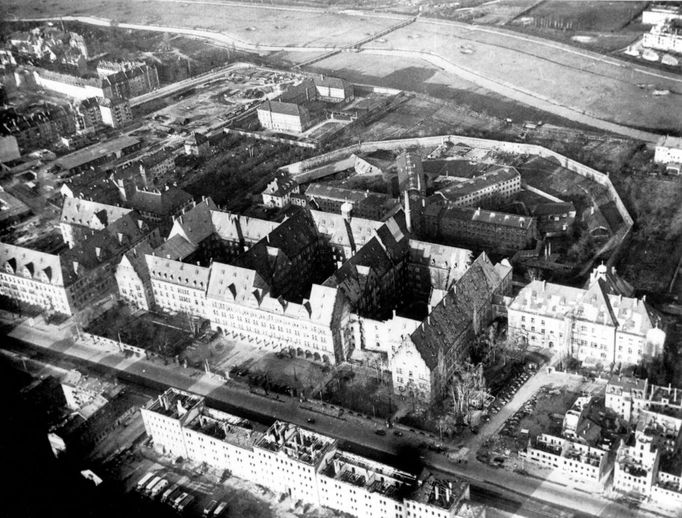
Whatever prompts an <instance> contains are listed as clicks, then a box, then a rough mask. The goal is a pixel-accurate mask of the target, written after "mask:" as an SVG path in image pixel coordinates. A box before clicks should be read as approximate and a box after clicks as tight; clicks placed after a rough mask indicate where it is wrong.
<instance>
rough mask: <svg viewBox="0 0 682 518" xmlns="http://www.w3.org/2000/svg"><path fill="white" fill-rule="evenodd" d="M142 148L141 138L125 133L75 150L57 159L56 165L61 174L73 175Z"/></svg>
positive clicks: (108, 162) (109, 162)
mask: <svg viewBox="0 0 682 518" xmlns="http://www.w3.org/2000/svg"><path fill="white" fill-rule="evenodd" d="M141 148H142V141H140V139H138V138H135V137H131V136H129V135H123V136H121V137H118V138H115V139H113V140H109V141H107V142H102V143H98V144H93V145H92V146H88V147H84V148H83V149H79V150H78V151H74V152H73V153H70V154H68V155H65V156H63V157H61V158H59V159H57V160H56V161H55V165H56V166H57V168H58V169H59V170H60V173H59V174H60V176H62V177H68V176H73V175H76V174H78V173H82V172H84V171H92V170H95V169H97V168H99V167H102V166H104V165H105V164H111V163H113V162H114V161H115V160H117V159H120V158H122V157H123V156H125V155H129V154H131V153H133V152H135V151H138V150H140V149H141Z"/></svg>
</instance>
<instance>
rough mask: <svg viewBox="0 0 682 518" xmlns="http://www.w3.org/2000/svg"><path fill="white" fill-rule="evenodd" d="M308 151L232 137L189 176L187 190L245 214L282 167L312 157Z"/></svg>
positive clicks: (222, 142) (220, 145) (199, 164)
mask: <svg viewBox="0 0 682 518" xmlns="http://www.w3.org/2000/svg"><path fill="white" fill-rule="evenodd" d="M312 154H313V152H312V151H311V150H308V149H304V148H299V147H293V146H287V145H285V144H273V143H270V142H266V141H263V140H256V139H250V138H247V137H241V136H236V135H229V136H227V137H226V138H225V139H224V140H223V141H221V142H220V143H219V144H218V145H217V146H216V152H215V153H214V154H212V155H211V156H210V157H209V158H207V159H206V160H204V161H202V162H201V163H198V164H197V165H196V167H195V169H194V170H193V171H190V172H189V173H188V175H187V176H188V177H189V178H190V183H188V184H187V185H184V186H183V188H184V189H185V190H186V191H187V192H189V193H190V194H192V195H193V196H194V197H200V196H211V197H212V198H213V200H214V201H215V202H216V203H217V204H218V205H220V206H225V207H226V208H227V210H231V211H236V212H242V211H244V210H246V209H247V208H248V207H249V206H251V204H252V203H253V202H254V201H255V202H256V203H259V202H260V193H261V192H262V191H263V189H265V186H266V185H267V183H268V182H269V181H270V179H271V177H272V176H273V174H274V171H276V170H277V168H279V167H280V166H282V165H285V164H289V163H292V162H296V161H298V160H302V159H304V158H307V157H309V156H311V155H312Z"/></svg>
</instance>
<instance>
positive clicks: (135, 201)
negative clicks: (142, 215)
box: [128, 187, 192, 216]
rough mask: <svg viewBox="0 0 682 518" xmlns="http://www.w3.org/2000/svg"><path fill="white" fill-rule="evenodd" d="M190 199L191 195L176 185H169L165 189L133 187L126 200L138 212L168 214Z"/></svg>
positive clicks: (187, 202) (184, 204)
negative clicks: (151, 189)
mask: <svg viewBox="0 0 682 518" xmlns="http://www.w3.org/2000/svg"><path fill="white" fill-rule="evenodd" d="M191 201H192V196H191V195H190V194H189V193H187V192H185V191H183V190H182V189H178V188H177V187H171V188H169V189H167V190H165V191H147V190H139V189H135V190H134V191H133V192H132V194H131V196H130V198H129V200H128V205H130V207H132V208H133V209H136V210H139V211H140V212H150V213H152V214H157V215H159V216H170V215H171V214H173V213H174V212H176V211H178V210H179V209H180V208H182V207H185V206H186V205H188V204H189V203H190V202H191Z"/></svg>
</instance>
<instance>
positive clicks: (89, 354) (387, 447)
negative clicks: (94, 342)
mask: <svg viewBox="0 0 682 518" xmlns="http://www.w3.org/2000/svg"><path fill="white" fill-rule="evenodd" d="M0 318H1V317H0ZM55 331H56V330H55ZM55 331H51V326H48V325H40V326H33V327H32V326H29V325H28V324H27V323H26V322H22V323H21V324H20V325H19V326H17V327H16V328H15V329H14V330H13V331H12V332H11V333H9V336H12V337H14V338H17V339H20V340H24V341H26V342H30V343H32V344H34V345H37V346H39V347H43V348H46V349H50V350H53V351H57V352H60V353H62V354H65V355H68V356H72V357H75V358H79V359H83V360H86V361H90V362H95V363H98V364H100V365H103V366H106V367H108V368H111V369H114V370H117V371H119V372H126V373H128V374H131V375H134V376H141V377H145V378H147V379H150V380H153V381H155V382H157V383H163V384H166V385H170V386H174V387H177V388H179V389H181V390H187V391H191V392H194V393H196V394H198V395H202V396H207V397H210V398H212V399H215V400H219V401H224V402H226V403H228V404H230V405H233V406H236V407H242V408H247V409H249V410H250V411H252V412H256V413H260V414H261V415H268V416H271V417H272V418H273V419H284V420H289V421H293V422H299V423H301V424H305V420H306V418H308V417H316V416H320V418H319V419H318V422H317V423H316V424H315V428H316V429H318V430H319V432H320V433H324V434H327V435H331V436H334V437H336V438H337V439H339V440H346V441H349V442H351V443H355V444H359V445H362V446H364V447H368V448H370V449H372V450H375V451H377V452H381V451H383V452H385V453H388V454H390V455H396V454H397V453H399V452H400V451H401V450H402V448H403V447H404V446H405V445H406V444H410V445H414V444H416V443H417V442H422V441H424V439H425V436H423V435H418V434H417V433H412V432H408V431H405V432H404V437H402V438H400V439H398V438H396V437H393V436H392V434H387V436H377V435H376V434H375V433H374V429H378V428H382V429H385V424H384V423H383V421H379V420H372V419H367V418H364V417H359V416H356V415H353V416H349V415H347V414H348V412H347V411H345V412H344V414H343V416H340V417H338V416H337V417H334V415H333V414H334V413H335V412H337V411H338V407H333V406H331V405H327V404H322V403H321V402H317V401H306V402H305V403H302V404H299V402H298V400H297V399H292V398H287V397H286V396H281V395H280V396H278V397H279V399H275V398H274V396H272V397H271V396H265V395H264V394H260V393H258V394H256V393H251V392H250V391H249V390H248V388H246V387H242V386H241V385H240V384H237V383H234V382H228V383H227V384H226V383H225V382H224V381H222V380H216V379H215V378H214V377H213V376H212V375H210V374H206V373H203V372H202V371H198V370H196V369H191V368H189V369H187V368H184V367H181V366H179V365H175V364H168V365H163V364H160V362H158V361H151V360H146V359H144V358H125V357H124V355H123V354H122V353H121V352H119V351H112V350H110V349H109V350H101V349H100V350H94V349H93V347H88V346H86V345H82V344H76V343H74V342H73V340H72V339H71V338H70V330H66V331H64V330H63V331H62V332H61V333H58V332H55ZM539 374H540V373H539ZM532 380H536V381H535V382H534V383H531V381H532ZM543 383H545V379H543V377H542V376H537V375H536V376H534V377H532V378H530V379H529V380H528V382H527V383H526V385H524V387H526V386H528V389H529V390H535V387H539V386H541V385H542V384H543ZM522 389H523V387H522ZM520 392H521V391H519V392H517V395H516V396H515V398H514V400H512V402H510V405H511V404H512V403H515V402H516V401H517V400H519V399H521V398H522V396H521V395H520ZM510 405H508V406H510ZM498 415H499V414H498ZM370 423H371V425H370V426H368V425H369V424H370ZM488 425H489V426H491V427H493V428H492V429H491V428H487V431H488V433H491V431H492V430H494V429H495V428H494V427H495V423H493V420H491V421H490V423H488ZM372 427H374V429H372ZM479 438H481V435H479V436H476V438H475V439H479ZM476 442H478V440H477V441H476ZM472 454H473V455H475V450H474V448H473V447H472V448H471V452H470V455H472ZM423 458H424V462H425V464H426V465H427V466H429V467H431V468H435V469H439V470H442V471H445V472H448V473H453V474H456V475H459V476H462V477H464V478H467V479H469V480H473V481H476V483H477V484H478V485H479V486H481V485H482V486H487V487H488V488H489V489H491V490H493V491H495V492H499V491H505V492H510V493H512V494H515V495H521V496H523V497H527V498H530V499H531V500H534V501H544V502H548V503H552V504H555V505H558V506H563V507H564V508H567V509H578V510H580V511H582V512H585V513H589V514H593V515H597V516H601V517H604V518H608V517H613V518H628V517H632V518H634V517H636V516H641V510H640V509H635V510H632V509H629V508H627V507H626V506H624V505H621V504H618V503H616V502H613V501H610V500H607V499H605V498H603V497H601V496H597V495H592V494H586V493H585V492H581V491H577V490H574V489H571V488H567V487H562V486H559V485H557V484H555V483H552V482H549V481H545V480H536V479H534V478H532V477H524V476H521V475H519V474H517V473H512V472H507V471H505V470H500V469H495V468H492V467H490V466H487V465H485V464H482V463H480V462H478V461H476V460H475V459H474V460H470V461H469V462H467V463H466V464H456V463H453V462H450V461H449V460H447V458H446V457H444V456H443V455H440V454H436V453H433V452H430V451H425V452H424V454H423ZM522 507H523V506H522Z"/></svg>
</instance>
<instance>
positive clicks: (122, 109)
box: [99, 98, 133, 128]
mask: <svg viewBox="0 0 682 518" xmlns="http://www.w3.org/2000/svg"><path fill="white" fill-rule="evenodd" d="M99 109H100V113H101V115H102V123H103V124H106V125H107V126H111V127H112V128H120V127H121V126H125V125H126V124H128V123H129V122H131V121H132V120H133V113H132V111H131V110H130V102H129V101H128V100H127V99H121V98H116V99H101V100H100V102H99Z"/></svg>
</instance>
